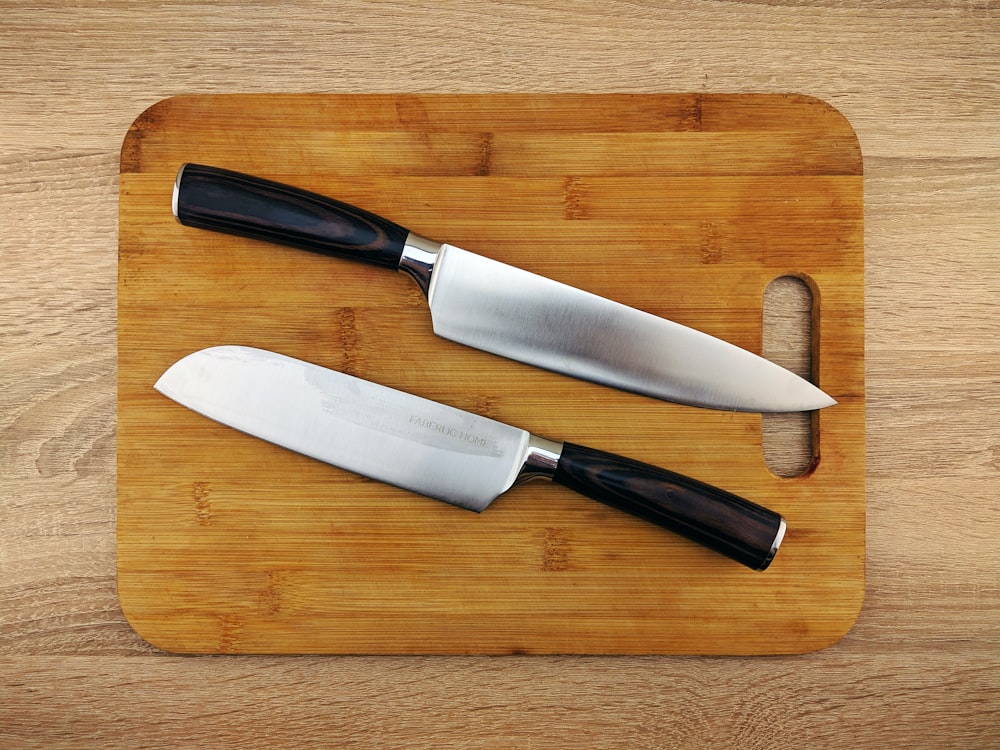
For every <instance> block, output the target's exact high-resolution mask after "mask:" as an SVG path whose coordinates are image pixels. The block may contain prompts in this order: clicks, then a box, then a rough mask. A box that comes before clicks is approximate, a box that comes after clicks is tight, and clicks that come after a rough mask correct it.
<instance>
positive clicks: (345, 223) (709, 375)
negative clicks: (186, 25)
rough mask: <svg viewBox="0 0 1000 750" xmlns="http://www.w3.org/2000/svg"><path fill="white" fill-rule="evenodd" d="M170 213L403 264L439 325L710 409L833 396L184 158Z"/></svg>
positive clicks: (348, 210) (822, 402) (403, 232)
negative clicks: (186, 162)
mask: <svg viewBox="0 0 1000 750" xmlns="http://www.w3.org/2000/svg"><path fill="white" fill-rule="evenodd" d="M173 212H174V215H175V216H176V217H177V219H178V220H179V221H180V222H181V223H182V224H185V225H187V226H192V227H200V228H203V229H210V230H215V231H219V232H225V233H229V234H235V235H242V236H247V237H252V238H255V239H260V240H269V241H271V242H276V243H281V244H285V245H290V246H293V247H298V248H303V249H306V250H311V251H314V252H318V253H323V254H326V255H333V256H340V257H346V258H351V259H354V260H360V261H365V262H368V263H373V264H375V265H378V266H385V267H387V268H391V269H396V270H398V271H401V272H403V273H406V274H408V275H409V276H411V277H412V278H413V279H414V280H415V281H416V283H417V284H418V285H419V286H420V289H421V290H422V291H423V293H424V294H425V296H426V297H427V300H428V304H429V306H430V311H431V319H432V322H433V327H434V332H435V333H436V334H437V335H439V336H442V337H443V338H446V339H450V340H452V341H457V342H459V343H462V344H467V345H469V346H473V347H476V348H478V349H483V350H486V351H488V352H492V353H494V354H499V355H502V356H505V357H509V358H511V359H515V360H519V361H521V362H526V363H528V364H531V365H535V366H538V367H542V368H545V369H549V370H554V371H556V372H560V373H563V374H566V375H571V376H574V377H578V378H581V379H584V380H589V381H593V382H596V383H601V384H603V385H607V386H613V387H616V388H620V389H622V390H625V391H632V392H635V393H640V394H644V395H647V396H652V397H655V398H660V399H664V400H668V401H676V402H679V403H685V404H691V405H695V406H703V407H711V408H715V409H725V410H735V411H758V412H789V411H806V410H812V409H821V408H823V407H826V406H830V405H832V404H834V403H836V402H835V401H834V400H833V399H832V398H831V397H830V396H828V395H827V394H826V393H824V392H823V391H821V390H820V389H819V388H817V387H816V386H814V385H813V384H812V383H809V382H808V381H807V380H804V379H803V378H800V377H799V376H797V375H795V374H793V373H791V372H789V371H788V370H786V369H784V368H782V367H779V366H778V365H776V364H774V363H772V362H770V361H768V360H766V359H764V358H762V357H759V356H757V355H756V354H753V353H751V352H748V351H746V350H745V349H741V348H739V347H737V346H734V345H732V344H730V343H727V342H725V341H722V340H720V339H718V338H715V337H712V336H710V335H708V334H705V333H702V332H699V331H696V330H694V329H692V328H688V327H686V326H682V325H680V324H677V323H674V322H671V321H669V320H665V319H663V318H659V317H656V316H654V315H651V314H649V313H646V312H643V311H640V310H636V309H633V308H630V307H626V306H625V305H622V304H619V303H617V302H613V301H611V300H607V299H604V298H602V297H599V296H597V295H594V294H591V293H588V292H585V291H582V290H580V289H575V288H573V287H570V286H567V285H565V284H562V283H559V282H557V281H553V280H551V279H547V278H544V277H542V276H538V275H536V274H533V273H530V272H528V271H525V270H522V269H519V268H515V267H513V266H509V265H506V264H504V263H500V262H498V261H495V260H491V259H489V258H485V257H483V256H480V255H476V254H475V253H471V252H468V251H466V250H462V249H461V248H458V247H455V246H454V245H449V244H441V243H437V242H433V241H431V240H428V239H426V238H424V237H421V236H419V235H417V234H415V233H413V232H410V231H409V230H407V229H405V228H403V227H401V226H399V225H398V224H395V223H393V222H391V221H389V220H387V219H383V218H382V217H380V216H376V215H375V214H372V213H369V212H368V211H365V210H362V209H360V208H355V207H354V206H350V205H348V204H346V203H342V202H340V201H337V200H333V199H331V198H326V197H324V196H320V195H317V194H315V193H310V192H307V191H305V190H301V189H299V188H295V187H291V186H289V185H284V184H281V183H277V182H272V181H269V180H264V179H260V178H258V177H253V176H250V175H245V174H241V173H238V172H232V171H228V170H223V169H218V168H216V167H209V166H202V165H197V164H186V165H184V166H182V167H181V169H180V171H179V172H178V174H177V179H176V181H175V184H174V194H173Z"/></svg>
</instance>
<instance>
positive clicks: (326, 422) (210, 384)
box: [155, 346, 785, 570]
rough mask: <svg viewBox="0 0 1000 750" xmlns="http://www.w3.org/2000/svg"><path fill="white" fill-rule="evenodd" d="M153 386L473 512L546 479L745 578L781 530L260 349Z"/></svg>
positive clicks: (710, 500)
mask: <svg viewBox="0 0 1000 750" xmlns="http://www.w3.org/2000/svg"><path fill="white" fill-rule="evenodd" d="M155 388H156V390H158V391H159V392H160V393H162V394H163V395H165V396H167V397H169V398H171V399H173V400H174V401H177V402H178V403H180V404H182V405H184V406H186V407H187V408H189V409H192V410H193V411H196V412H198V413H200V414H202V415H204V416H206V417H209V418H211V419H214V420H216V421H218V422H221V423H223V424H225V425H228V426H230V427H233V428H235V429H237V430H241V431H243V432H245V433H248V434H250V435H253V436H255V437H258V438H261V439H263V440H267V441H269V442H271V443H275V444H277V445H280V446H282V447H284V448H288V449H290V450H293V451H296V452H298V453H302V454H304V455H307V456H310V457H312V458H315V459H318V460H320V461H324V462H326V463H329V464H333V465H334V466H338V467H340V468H342V469H347V470H348V471H352V472H355V473H357V474H361V475H364V476H367V477H370V478H373V479H377V480H379V481H382V482H386V483H388V484H392V485H395V486H398V487H402V488H404V489H407V490H411V491H413V492H417V493H420V494H422V495H426V496H428V497H432V498H435V499H437V500H443V501H445V502H448V503H451V504H452V505H457V506H460V507H462V508H467V509H469V510H473V511H477V512H480V511H482V510H484V509H485V508H486V507H487V506H488V505H490V503H492V502H493V501H494V500H495V499H496V498H497V497H498V496H499V495H501V494H502V493H504V492H506V491H507V490H509V489H511V488H512V487H514V486H516V485H518V484H520V483H522V482H524V481H527V480H529V479H535V478H546V479H550V480H553V481H555V482H557V483H559V484H561V485H564V486H566V487H569V488H571V489H573V490H575V491H577V492H579V493H581V494H583V495H586V496H588V497H590V498H592V499H595V500H599V501H601V502H603V503H606V504H608V505H611V506H613V507H616V508H619V509H621V510H624V511H626V512H629V513H632V514H633V515H635V516H638V517H640V518H643V519H646V520H648V521H651V522H653V523H655V524H658V525H660V526H663V527H665V528H668V529H671V530H673V531H675V532H678V533H680V534H682V535H684V536H686V537H688V538H689V539H692V540H694V541H696V542H699V543H701V544H703V545H705V546H707V547H709V548H711V549H714V550H716V551H717V552H721V553H722V554H724V555H727V556H729V557H731V558H732V559H734V560H736V561H738V562H740V563H742V564H743V565H746V566H748V567H750V568H754V569H756V570H763V569H764V568H766V567H767V566H768V565H769V564H770V562H771V560H772V559H773V557H774V555H775V553H776V552H777V550H778V547H779V545H780V544H781V541H782V538H783V537H784V533H785V521H784V519H782V517H781V516H780V515H778V514H777V513H774V512H773V511H771V510H768V509H767V508H763V507H761V506H759V505H756V504H754V503H752V502H749V501H748V500H745V499H743V498H740V497H737V496H736V495H733V494H730V493H729V492H726V491H724V490H721V489H718V488H716V487H712V486H710V485H707V484H704V483H702V482H699V481H696V480H694V479H691V478H689V477H685V476H682V475H680V474H677V473H674V472H671V471H667V470H665V469H660V468H657V467H655V466H650V465H649V464H644V463H640V462H638V461H634V460H631V459H628V458H623V457H621V456H617V455H614V454H612V453H607V452H604V451H600V450H596V449H593V448H587V447H584V446H580V445H575V444H573V443H569V442H565V443H559V442H555V441H552V440H549V439H546V438H542V437H539V436H535V435H532V434H530V433H528V432H526V431H524V430H521V429H518V428H516V427H511V426H509V425H506V424H503V423H501V422H497V421H495V420H492V419H487V418H485V417H481V416H478V415H476V414H471V413H469V412H465V411H461V410H460V409H455V408H453V407H450V406H446V405H444V404H439V403H436V402H434V401H429V400H427V399H424V398H420V397H418V396H414V395H411V394H408V393H403V392H402V391H397V390H394V389H392V388H387V387H385V386H382V385H378V384H376V383H372V382H369V381H366V380H361V379H359V378H355V377H352V376H350V375H346V374H344V373H341V372H337V371H335V370H328V369H325V368H323V367H320V366H318V365H315V364H310V363H308V362H303V361H301V360H297V359H293V358H291V357H286V356H284V355H281V354H276V353H274V352H269V351H265V350H262V349H254V348H250V347H242V346H218V347H213V348H210V349H203V350H201V351H197V352H194V353H193V354H189V355H187V356H186V357H184V358H183V359H181V360H179V361H178V362H176V363H175V364H173V365H172V366H171V367H170V368H169V369H168V370H167V371H166V372H165V373H164V374H163V375H162V376H161V377H160V379H159V380H158V381H157V382H156V385H155Z"/></svg>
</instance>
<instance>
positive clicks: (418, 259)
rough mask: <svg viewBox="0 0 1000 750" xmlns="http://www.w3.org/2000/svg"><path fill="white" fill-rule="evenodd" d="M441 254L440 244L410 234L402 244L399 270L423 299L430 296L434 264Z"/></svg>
mask: <svg viewBox="0 0 1000 750" xmlns="http://www.w3.org/2000/svg"><path fill="white" fill-rule="evenodd" d="M440 252H441V243H439V242H435V241H434V240H429V239H427V238H426V237H421V236H420V235H419V234H414V233H413V232H410V233H409V234H408V235H406V242H404V243H403V254H402V255H400V257H399V268H398V270H399V271H400V272H401V273H405V274H406V275H407V276H409V277H410V278H411V279H413V280H414V281H415V282H417V286H419V287H420V291H421V292H423V293H424V296H425V297H429V296H430V289H431V276H432V275H433V273H434V264H435V263H436V262H437V259H438V254H439V253H440Z"/></svg>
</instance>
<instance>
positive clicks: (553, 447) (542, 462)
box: [514, 435, 563, 487]
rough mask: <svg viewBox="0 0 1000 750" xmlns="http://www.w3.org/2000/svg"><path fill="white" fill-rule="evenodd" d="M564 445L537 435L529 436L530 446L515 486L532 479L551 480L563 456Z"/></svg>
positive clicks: (526, 450) (526, 451)
mask: <svg viewBox="0 0 1000 750" xmlns="http://www.w3.org/2000/svg"><path fill="white" fill-rule="evenodd" d="M562 449H563V444H562V443H557V442H555V441H553V440H546V439H545V438H541V437H538V436H537V435H528V446H527V448H526V449H525V453H524V462H523V463H522V464H521V470H520V471H519V472H518V473H517V478H516V479H515V480H514V486H515V487H516V486H518V485H521V484H524V483H525V482H530V481H531V480H532V479H549V480H551V479H552V477H554V476H555V473H556V468H557V467H558V466H559V457H560V456H561V455H562Z"/></svg>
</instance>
